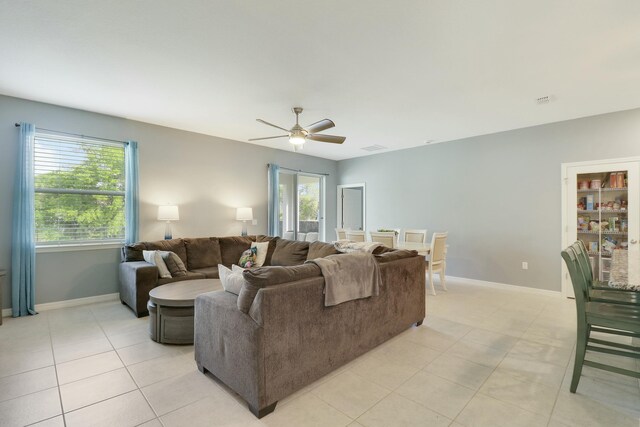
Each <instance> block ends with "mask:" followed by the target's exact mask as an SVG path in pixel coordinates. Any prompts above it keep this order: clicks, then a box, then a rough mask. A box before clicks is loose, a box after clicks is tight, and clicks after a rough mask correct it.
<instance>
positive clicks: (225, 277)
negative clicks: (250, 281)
mask: <svg viewBox="0 0 640 427" xmlns="http://www.w3.org/2000/svg"><path fill="white" fill-rule="evenodd" d="M218 271H219V272H220V282H221V283H222V287H223V288H224V290H225V291H227V292H231V293H232V294H234V295H239V294H240V290H241V289H242V285H244V284H245V280H244V277H243V276H242V273H243V272H244V268H242V267H240V266H237V265H235V264H234V265H232V266H231V268H227V267H225V266H224V265H222V264H220V265H218Z"/></svg>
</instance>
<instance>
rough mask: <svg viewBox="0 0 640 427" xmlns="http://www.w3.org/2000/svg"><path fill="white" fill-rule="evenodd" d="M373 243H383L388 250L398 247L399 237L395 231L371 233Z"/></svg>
mask: <svg viewBox="0 0 640 427" xmlns="http://www.w3.org/2000/svg"><path fill="white" fill-rule="evenodd" d="M369 236H371V241H372V242H376V243H381V244H383V245H384V246H386V247H388V248H391V249H393V248H397V247H398V236H397V235H396V232H395V231H370V232H369Z"/></svg>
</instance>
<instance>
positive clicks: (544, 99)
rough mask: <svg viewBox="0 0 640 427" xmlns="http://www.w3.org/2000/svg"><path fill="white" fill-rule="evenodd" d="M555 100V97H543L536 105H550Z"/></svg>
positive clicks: (537, 100)
mask: <svg viewBox="0 0 640 427" xmlns="http://www.w3.org/2000/svg"><path fill="white" fill-rule="evenodd" d="M554 99H555V98H554V97H553V95H545V96H541V97H540V98H536V104H538V105H542V104H548V103H550V102H551V101H553V100H554Z"/></svg>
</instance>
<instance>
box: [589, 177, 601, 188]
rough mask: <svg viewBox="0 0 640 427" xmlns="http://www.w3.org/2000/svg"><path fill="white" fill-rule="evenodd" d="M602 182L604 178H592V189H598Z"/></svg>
mask: <svg viewBox="0 0 640 427" xmlns="http://www.w3.org/2000/svg"><path fill="white" fill-rule="evenodd" d="M601 184H602V180H600V179H592V180H591V189H592V190H598V189H599V188H600V185H601Z"/></svg>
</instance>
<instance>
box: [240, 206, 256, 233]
mask: <svg viewBox="0 0 640 427" xmlns="http://www.w3.org/2000/svg"><path fill="white" fill-rule="evenodd" d="M236 220H238V221H242V236H246V235H247V221H253V209H252V208H238V209H236Z"/></svg>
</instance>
